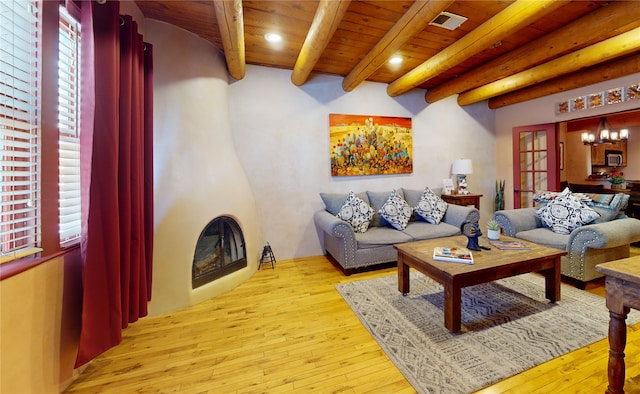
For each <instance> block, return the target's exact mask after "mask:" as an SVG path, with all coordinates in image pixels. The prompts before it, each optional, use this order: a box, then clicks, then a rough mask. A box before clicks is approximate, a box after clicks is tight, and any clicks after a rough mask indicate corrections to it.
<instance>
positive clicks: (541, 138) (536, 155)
mask: <svg viewBox="0 0 640 394" xmlns="http://www.w3.org/2000/svg"><path fill="white" fill-rule="evenodd" d="M558 150H559V145H558V143H557V133H556V127H555V125H554V124H553V123H549V124H543V125H533V126H522V127H514V128H513V185H514V187H513V207H514V208H524V207H533V206H534V204H533V196H534V195H535V193H536V192H537V191H539V190H557V189H558V187H559V183H558V179H559V175H560V169H559V167H558V156H559V155H558Z"/></svg>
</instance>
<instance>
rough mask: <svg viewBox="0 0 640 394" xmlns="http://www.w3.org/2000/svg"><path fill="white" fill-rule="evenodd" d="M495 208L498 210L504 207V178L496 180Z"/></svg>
mask: <svg viewBox="0 0 640 394" xmlns="http://www.w3.org/2000/svg"><path fill="white" fill-rule="evenodd" d="M495 209H496V211H500V210H502V209H504V179H503V180H501V181H496V202H495Z"/></svg>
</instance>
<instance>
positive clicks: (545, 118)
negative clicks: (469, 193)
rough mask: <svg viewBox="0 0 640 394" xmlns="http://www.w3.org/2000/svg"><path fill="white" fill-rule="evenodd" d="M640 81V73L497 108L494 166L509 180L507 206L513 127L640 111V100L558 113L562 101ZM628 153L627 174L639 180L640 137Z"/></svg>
mask: <svg viewBox="0 0 640 394" xmlns="http://www.w3.org/2000/svg"><path fill="white" fill-rule="evenodd" d="M638 82H640V73H636V74H632V75H628V76H626V77H623V78H617V79H612V80H610V81H605V82H600V83H597V84H594V85H590V86H586V87H583V88H579V89H573V90H570V91H566V92H562V93H557V94H553V95H550V96H546V97H541V98H538V99H534V100H529V101H525V102H522V103H518V104H514V105H510V106H507V107H504V108H498V109H497V110H496V130H497V135H496V153H497V154H496V157H495V164H496V176H497V177H498V178H499V179H505V180H506V186H505V190H506V191H507V192H505V207H506V208H512V207H513V182H512V180H513V158H512V155H513V149H512V143H511V135H512V129H513V127H516V126H527V125H536V124H544V123H556V122H563V121H568V120H572V119H579V118H588V117H592V116H600V115H603V114H608V113H614V112H622V111H627V110H631V109H637V108H640V100H634V101H628V102H623V103H618V104H615V105H605V106H602V107H598V108H588V109H586V110H583V111H576V112H569V113H565V114H556V104H557V103H558V102H560V101H563V100H566V99H568V98H573V97H578V96H581V95H587V94H591V93H597V92H601V91H604V90H608V89H614V88H618V87H621V86H627V85H629V84H632V83H638ZM635 130H636V128H634V129H633V130H631V133H633V132H634V131H635ZM627 151H628V152H630V153H629V154H628V160H627V168H626V171H625V173H628V174H629V177H630V179H640V154H638V153H640V138H637V137H632V138H630V139H629V142H628V144H627Z"/></svg>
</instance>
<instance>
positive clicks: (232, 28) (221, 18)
mask: <svg viewBox="0 0 640 394" xmlns="http://www.w3.org/2000/svg"><path fill="white" fill-rule="evenodd" d="M213 5H214V7H215V10H216V19H217V21H218V27H219V29H220V36H221V37H222V46H223V48H224V57H225V59H226V62H227V69H228V70H229V74H231V76H232V77H234V78H235V79H238V80H240V79H242V78H244V73H245V48H244V22H243V17H242V0H213Z"/></svg>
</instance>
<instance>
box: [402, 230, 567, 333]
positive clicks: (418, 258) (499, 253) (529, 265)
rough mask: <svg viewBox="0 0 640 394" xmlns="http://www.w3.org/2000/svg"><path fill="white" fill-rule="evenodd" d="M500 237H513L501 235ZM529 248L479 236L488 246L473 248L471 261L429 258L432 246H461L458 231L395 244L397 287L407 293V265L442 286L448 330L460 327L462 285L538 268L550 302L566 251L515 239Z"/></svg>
mask: <svg viewBox="0 0 640 394" xmlns="http://www.w3.org/2000/svg"><path fill="white" fill-rule="evenodd" d="M500 240H515V239H513V238H509V237H506V236H502V237H501V238H500ZM518 241H520V242H522V243H524V244H525V245H526V246H528V247H530V248H531V249H530V250H500V249H497V248H495V247H493V246H491V245H489V243H488V241H487V240H486V239H480V245H483V246H484V245H486V246H490V247H491V250H482V251H479V252H475V251H474V252H473V259H474V262H475V264H473V265H471V264H463V263H450V262H444V261H436V260H433V248H434V247H436V246H448V247H465V246H466V245H467V237H465V236H463V235H460V236H454V237H446V238H436V239H430V240H425V241H417V242H408V243H403V244H397V245H395V247H396V249H397V250H398V290H399V291H400V292H401V293H402V294H407V293H409V267H411V268H414V269H416V270H418V271H420V272H422V273H423V274H425V275H427V276H428V277H430V278H431V279H433V280H435V281H436V282H438V283H440V284H441V285H442V286H443V287H444V326H445V327H446V328H447V329H448V330H449V331H451V332H459V331H460V328H461V321H460V320H461V294H462V288H463V287H467V286H473V285H478V284H481V283H487V282H492V281H494V280H497V279H502V278H508V277H510V276H515V275H520V274H524V273H527V272H539V273H540V274H542V275H543V276H544V277H545V297H546V298H547V299H549V300H550V301H551V302H556V301H559V300H560V283H561V280H560V257H562V256H564V255H566V254H567V252H566V251H563V250H560V249H554V248H549V247H545V246H541V245H538V244H534V243H531V242H526V241H522V240H518Z"/></svg>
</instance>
